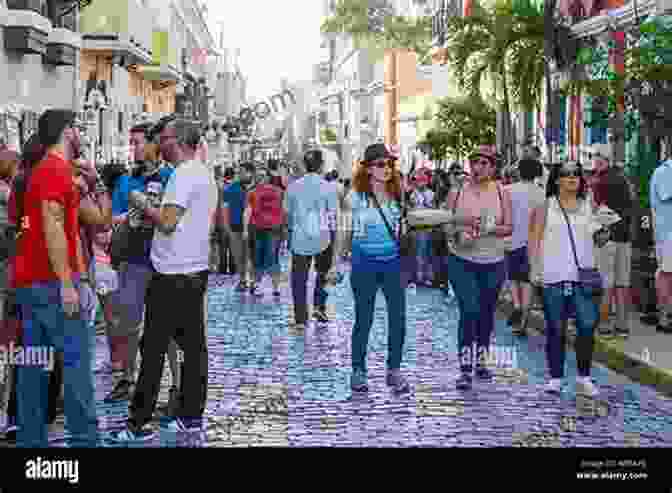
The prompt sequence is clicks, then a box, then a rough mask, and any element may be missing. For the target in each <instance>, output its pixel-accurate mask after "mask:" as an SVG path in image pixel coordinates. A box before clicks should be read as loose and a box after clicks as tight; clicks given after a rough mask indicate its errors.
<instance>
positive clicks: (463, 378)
mask: <svg viewBox="0 0 672 493" xmlns="http://www.w3.org/2000/svg"><path fill="white" fill-rule="evenodd" d="M471 383H472V378H471V375H470V374H469V373H462V374H461V375H460V376H459V378H458V379H457V383H456V384H455V387H456V388H457V390H469V389H471Z"/></svg>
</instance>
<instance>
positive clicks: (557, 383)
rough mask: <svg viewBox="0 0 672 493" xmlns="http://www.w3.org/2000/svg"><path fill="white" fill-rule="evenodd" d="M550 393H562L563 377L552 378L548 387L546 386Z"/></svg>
mask: <svg viewBox="0 0 672 493" xmlns="http://www.w3.org/2000/svg"><path fill="white" fill-rule="evenodd" d="M544 390H545V391H546V392H548V393H549V394H560V393H562V379H561V378H551V379H550V380H549V381H548V383H547V384H546V387H545V388H544Z"/></svg>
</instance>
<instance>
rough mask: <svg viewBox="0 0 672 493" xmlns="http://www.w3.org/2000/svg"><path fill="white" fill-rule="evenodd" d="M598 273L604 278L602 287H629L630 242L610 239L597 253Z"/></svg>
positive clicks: (630, 268)
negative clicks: (598, 261) (618, 241)
mask: <svg viewBox="0 0 672 493" xmlns="http://www.w3.org/2000/svg"><path fill="white" fill-rule="evenodd" d="M599 260H600V263H599V266H600V273H601V274H602V277H603V278H604V287H605V288H607V289H611V288H629V287H630V280H631V277H630V273H631V271H632V243H617V242H615V241H610V242H609V243H607V244H606V245H604V246H603V247H602V248H600V253H599Z"/></svg>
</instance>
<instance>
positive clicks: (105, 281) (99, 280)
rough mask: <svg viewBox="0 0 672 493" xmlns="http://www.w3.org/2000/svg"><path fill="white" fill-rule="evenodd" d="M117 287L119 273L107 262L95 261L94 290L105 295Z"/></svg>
mask: <svg viewBox="0 0 672 493" xmlns="http://www.w3.org/2000/svg"><path fill="white" fill-rule="evenodd" d="M117 289H119V273H118V272H117V271H116V270H114V269H113V268H112V266H110V265H109V264H103V263H102V262H96V292H97V294H98V295H99V296H106V295H108V294H110V293H113V292H114V291H116V290H117Z"/></svg>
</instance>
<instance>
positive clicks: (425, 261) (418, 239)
mask: <svg viewBox="0 0 672 493" xmlns="http://www.w3.org/2000/svg"><path fill="white" fill-rule="evenodd" d="M433 254H434V252H433V246H432V233H426V232H419V233H416V234H415V257H416V259H417V260H416V261H417V274H416V277H417V279H418V281H428V280H430V279H431V277H432V274H433V272H432V271H433V265H434V263H433V260H432V258H433V256H434V255H433Z"/></svg>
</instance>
